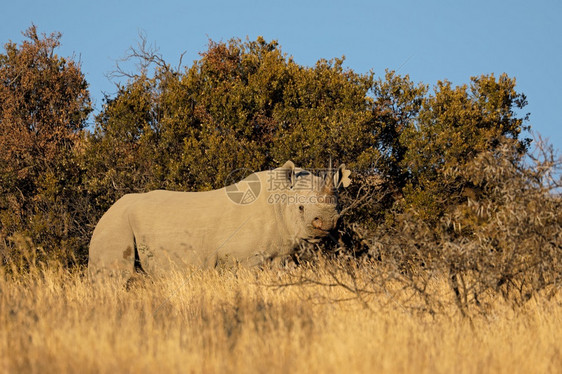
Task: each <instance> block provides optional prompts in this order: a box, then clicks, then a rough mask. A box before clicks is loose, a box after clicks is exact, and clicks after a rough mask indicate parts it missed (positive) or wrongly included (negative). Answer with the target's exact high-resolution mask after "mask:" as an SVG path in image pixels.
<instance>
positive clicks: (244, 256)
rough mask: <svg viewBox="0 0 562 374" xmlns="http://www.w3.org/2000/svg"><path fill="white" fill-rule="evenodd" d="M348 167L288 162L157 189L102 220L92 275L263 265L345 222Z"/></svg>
mask: <svg viewBox="0 0 562 374" xmlns="http://www.w3.org/2000/svg"><path fill="white" fill-rule="evenodd" d="M350 173H351V172H350V171H349V170H347V169H346V168H345V165H344V164H342V165H341V166H340V167H339V168H338V169H337V170H336V171H335V172H330V173H328V175H324V176H317V175H314V174H313V173H311V172H309V171H306V170H303V169H301V168H297V167H295V165H294V163H293V162H291V161H287V162H286V163H285V164H284V165H283V166H281V167H279V168H277V169H273V170H268V171H261V172H257V173H253V174H250V175H249V176H248V177H246V178H244V179H243V180H241V181H240V182H238V183H235V184H232V185H229V186H227V187H224V188H221V189H217V190H212V191H204V192H177V191H164V190H155V191H151V192H147V193H134V194H127V195H124V196H123V197H121V198H120V199H119V200H118V201H117V202H116V203H115V204H114V205H113V206H111V207H110V208H109V210H108V211H107V212H106V213H105V214H104V215H103V216H102V218H101V219H100V220H99V222H98V224H97V226H96V228H95V230H94V233H93V235H92V239H91V241H90V249H89V262H88V267H89V272H90V274H91V275H92V276H93V277H99V276H105V275H107V276H118V277H124V278H125V279H126V278H129V277H131V276H132V275H134V274H135V273H139V272H140V273H148V274H157V273H162V272H165V271H169V270H170V269H171V268H174V267H176V268H181V267H185V266H196V267H212V266H218V265H221V264H235V263H239V264H242V265H245V266H257V265H260V264H263V263H264V262H266V261H271V260H275V259H278V258H282V257H285V256H287V255H289V254H291V253H294V251H295V250H296V249H297V248H298V246H299V244H300V243H301V242H302V241H308V242H317V241H319V240H321V238H323V237H325V236H327V235H328V234H329V232H330V231H331V230H333V229H334V228H335V226H336V223H337V220H338V218H339V212H340V211H339V208H338V202H337V191H338V189H339V188H340V187H347V186H348V185H349V183H350V178H349V176H350Z"/></svg>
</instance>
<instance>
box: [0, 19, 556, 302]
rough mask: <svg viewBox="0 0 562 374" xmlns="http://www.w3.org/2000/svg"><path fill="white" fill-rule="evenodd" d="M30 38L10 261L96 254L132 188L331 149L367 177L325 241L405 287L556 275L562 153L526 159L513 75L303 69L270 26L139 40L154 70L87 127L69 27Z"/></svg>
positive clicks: (0, 142)
mask: <svg viewBox="0 0 562 374" xmlns="http://www.w3.org/2000/svg"><path fill="white" fill-rule="evenodd" d="M26 36H27V37H28V38H29V40H28V41H25V42H24V43H23V44H22V45H20V46H17V45H15V44H13V43H8V44H7V45H6V46H5V49H6V53H5V54H3V55H0V77H1V78H2V79H1V84H0V100H1V109H0V146H1V149H0V163H1V165H0V176H1V178H2V179H1V180H0V194H1V195H0V209H1V212H0V249H1V250H2V253H3V256H4V262H7V261H10V260H12V261H13V260H14V259H15V258H21V256H19V257H18V256H17V255H18V254H20V255H21V252H22V251H23V249H26V252H30V253H32V255H31V256H28V258H37V256H36V253H42V254H47V255H53V256H59V258H60V259H61V260H65V261H66V260H68V258H70V257H71V256H72V255H74V256H76V257H77V258H78V259H79V261H80V262H82V263H84V261H85V259H86V256H87V243H88V240H89V237H90V235H91V232H92V230H93V228H94V226H95V223H96V222H97V220H98V219H99V217H101V215H102V214H103V212H104V211H105V210H106V209H107V208H109V206H110V205H111V204H113V202H115V201H116V200H117V199H118V198H119V197H120V196H122V195H123V194H125V193H129V192H138V191H147V190H151V189H156V188H165V189H173V190H190V191H197V190H207V189H212V188H219V187H222V186H223V185H224V183H225V181H226V179H227V177H228V175H229V173H230V172H232V171H233V170H235V169H239V168H247V169H252V170H263V169H268V168H273V167H277V166H278V165H280V164H282V163H283V162H284V161H286V160H288V159H291V160H293V161H294V162H295V163H296V164H298V165H301V166H303V167H307V168H323V167H326V166H327V163H328V160H329V159H332V160H333V161H334V162H345V163H346V164H347V165H348V166H349V167H350V168H351V169H352V170H353V172H354V174H353V176H352V177H353V184H352V185H351V187H350V188H349V189H348V190H347V191H345V192H344V194H343V196H342V201H343V206H344V208H345V215H344V218H343V220H342V226H341V228H340V236H339V237H336V236H334V237H332V239H333V240H328V241H327V242H326V243H325V244H324V247H323V248H324V250H325V251H328V252H332V253H340V254H350V253H355V255H357V254H366V255H367V256H370V257H371V258H373V259H375V260H377V261H381V262H384V263H385V266H390V267H391V268H392V269H394V270H393V271H395V272H396V274H402V275H403V279H408V280H409V282H410V285H416V284H418V283H416V282H419V281H420V279H422V280H423V279H425V280H427V279H428V274H431V271H433V270H436V269H437V270H438V271H439V272H441V273H443V272H445V273H447V274H448V275H449V276H450V279H451V285H452V290H454V292H455V293H456V294H457V296H458V301H459V305H467V304H468V303H469V300H472V301H474V302H479V297H480V298H481V297H482V295H483V294H485V293H486V292H488V291H489V290H495V291H501V292H503V293H504V294H513V293H514V291H513V290H514V289H515V290H517V292H518V300H519V299H521V300H522V299H525V298H528V297H529V295H532V294H533V292H534V291H536V290H540V289H546V288H548V287H551V288H552V287H553V286H554V287H558V286H557V285H559V281H560V280H559V274H560V269H559V264H560V259H561V255H560V252H561V249H560V248H561V241H562V238H561V237H560V231H561V230H560V224H561V223H560V214H559V213H558V212H559V211H560V199H559V197H556V195H553V194H552V193H551V190H549V189H547V188H545V185H546V184H545V183H544V177H545V175H546V174H545V173H546V170H551V169H552V168H553V167H555V162H553V161H552V160H554V158H552V160H551V161H552V162H550V163H548V164H546V163H544V162H543V163H538V164H535V165H529V164H527V163H526V161H525V160H526V157H527V156H528V155H529V144H530V142H529V140H528V139H525V138H521V133H522V131H523V130H525V129H526V127H525V126H526V116H524V117H520V116H519V115H518V113H519V111H521V110H522V109H523V108H524V107H525V105H526V99H525V96H524V95H523V94H521V93H518V92H517V91H516V90H515V80H514V79H513V78H509V77H508V76H506V75H501V76H499V77H495V76H494V75H483V76H480V77H473V78H471V83H470V85H462V86H457V87H454V86H453V85H452V84H451V83H450V82H447V81H443V82H438V83H437V85H436V86H435V87H433V88H432V89H430V88H429V87H428V86H427V85H425V84H416V83H414V82H412V81H411V80H410V78H409V77H408V76H407V75H406V76H400V75H398V74H397V73H395V72H392V71H387V72H386V74H385V75H384V76H383V77H376V76H375V75H374V73H372V72H369V73H366V74H358V73H355V72H354V71H353V70H351V69H348V68H345V67H344V60H343V59H333V60H330V61H326V60H320V61H318V62H317V63H316V65H315V66H312V67H308V66H302V65H299V64H297V63H296V62H295V61H294V60H293V59H292V58H291V57H289V56H287V55H286V54H284V53H283V52H282V50H281V48H280V47H279V45H278V44H277V42H266V41H265V40H264V39H263V38H261V37H260V38H258V39H257V40H255V41H241V40H237V39H234V40H231V41H229V42H226V43H215V42H210V43H209V48H208V50H207V51H205V52H203V53H201V57H200V59H199V60H198V61H195V62H194V63H193V65H191V66H188V67H186V68H178V69H174V68H173V67H172V66H171V65H170V64H168V63H167V62H166V61H164V60H163V59H162V57H161V56H160V55H158V54H157V53H155V52H154V51H149V50H146V49H145V48H144V46H145V45H146V44H141V45H140V48H139V49H138V50H134V49H133V50H132V52H133V53H132V56H133V58H137V59H140V61H139V62H140V63H139V66H141V67H142V69H140V71H138V72H132V73H131V72H128V73H126V74H122V75H124V76H126V77H127V80H126V81H125V82H124V83H121V84H119V85H118V92H117V94H116V95H115V96H113V97H107V98H106V103H105V105H104V107H103V110H102V111H101V112H100V113H99V114H97V115H96V117H95V126H94V128H93V129H91V131H89V130H87V129H85V121H86V119H87V117H88V115H89V113H90V111H91V106H90V101H89V94H88V91H87V84H86V82H85V80H84V76H83V74H82V73H81V71H80V67H79V65H78V64H76V63H75V62H73V61H72V60H71V59H69V60H67V59H63V58H60V57H58V56H57V55H56V54H54V50H55V49H56V47H57V46H58V43H59V36H58V35H51V36H43V37H42V38H41V37H39V36H38V35H37V33H36V30H35V28H34V27H32V28H31V29H29V30H28V31H27V33H26ZM121 73H123V72H121ZM551 157H555V156H554V155H553V153H552V152H551ZM558 183H559V182H558ZM551 187H552V186H551ZM22 261H23V262H22V263H25V261H26V260H22ZM419 274H423V276H421V278H419V277H418V276H419ZM471 282H472V283H471ZM416 287H417V286H416ZM417 289H420V288H419V287H418V288H417ZM421 289H423V288H421ZM517 292H516V293H517Z"/></svg>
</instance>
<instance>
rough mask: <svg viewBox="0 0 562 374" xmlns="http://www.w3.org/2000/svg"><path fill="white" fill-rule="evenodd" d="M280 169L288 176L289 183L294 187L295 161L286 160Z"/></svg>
mask: <svg viewBox="0 0 562 374" xmlns="http://www.w3.org/2000/svg"><path fill="white" fill-rule="evenodd" d="M279 169H280V170H282V171H283V172H284V173H285V174H284V175H285V177H286V178H287V184H288V185H289V186H290V187H291V188H293V186H294V185H295V164H294V163H293V161H290V160H289V161H287V162H285V163H284V164H283V166H281V167H280V168H279Z"/></svg>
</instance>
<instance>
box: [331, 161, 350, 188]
mask: <svg viewBox="0 0 562 374" xmlns="http://www.w3.org/2000/svg"><path fill="white" fill-rule="evenodd" d="M350 175H351V170H348V169H346V168H345V164H341V165H340V167H339V168H338V171H337V172H335V173H334V186H335V187H336V189H339V188H340V187H347V186H349V185H350V183H351V179H350V178H349V176H350Z"/></svg>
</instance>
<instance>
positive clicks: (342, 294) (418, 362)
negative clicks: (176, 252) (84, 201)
mask: <svg viewBox="0 0 562 374" xmlns="http://www.w3.org/2000/svg"><path fill="white" fill-rule="evenodd" d="M322 266H323V267H327V266H330V264H324V265H322ZM325 270H326V269H325V268H304V267H303V268H296V269H292V270H275V269H266V270H247V269H235V270H232V271H230V270H229V271H217V270H196V269H193V270H189V271H187V272H186V273H185V274H180V273H174V274H170V276H169V277H167V278H165V279H156V280H153V281H149V282H145V284H144V285H143V286H139V287H136V288H134V289H132V290H129V291H127V290H125V289H124V288H123V287H122V286H121V285H118V284H115V283H112V282H107V283H106V284H103V285H96V286H92V285H91V283H90V282H89V281H88V280H87V279H86V278H84V277H82V276H80V275H79V274H75V273H69V272H67V271H65V270H63V269H61V268H60V267H56V266H53V267H49V268H47V269H46V270H39V269H38V270H32V271H31V273H30V274H28V275H18V276H16V277H12V276H7V275H5V276H1V277H0V326H1V327H0V372H36V373H37V372H40V373H48V372H57V373H65V372H72V373H75V372H86V373H88V372H102V373H106V372H107V373H109V372H111V373H115V372H134V373H139V372H140V373H154V372H164V373H165V372H180V373H191V372H193V373H199V372H202V373H252V372H259V373H263V372H268V373H269V372H283V373H295V372H306V373H315V372H324V373H351V372H355V373H368V372H385V373H394V372H408V373H424V372H425V373H482V372H500V373H503V372H505V373H530V372H533V373H538V372H560V370H562V369H561V368H562V352H561V347H562V345H561V344H560V342H561V341H562V327H561V326H562V306H561V304H560V300H559V299H557V300H550V301H546V300H542V299H533V300H531V301H530V302H528V303H527V304H526V305H525V306H524V307H522V308H520V309H513V308H512V307H509V306H507V305H504V304H502V303H501V302H500V301H499V300H498V301H497V303H496V304H495V305H493V306H492V307H491V308H490V310H489V312H488V313H486V314H475V315H473V316H472V317H471V318H470V319H468V318H463V317H461V316H460V314H459V313H458V311H457V310H456V308H455V307H454V304H453V303H452V302H451V303H450V302H449V301H448V300H446V302H445V305H446V306H445V309H444V310H443V312H442V313H439V314H437V315H433V316H432V315H430V314H428V313H425V312H423V311H421V310H423V309H416V308H413V307H412V306H413V303H415V302H416V301H415V300H414V301H412V300H410V301H409V304H408V307H405V306H404V304H403V303H402V302H399V301H400V295H399V294H393V295H390V294H385V293H384V292H381V294H380V295H374V296H372V297H371V298H370V299H369V300H368V303H367V304H365V303H364V301H365V300H363V302H362V301H360V300H358V299H351V300H348V301H339V302H336V301H333V300H343V299H349V298H350V297H351V296H353V294H351V293H349V292H348V291H346V290H345V289H343V288H341V287H326V286H319V285H306V284H300V285H295V286H289V287H287V286H282V287H279V286H278V285H280V284H287V283H291V282H293V281H294V280H295V279H302V278H303V277H304V278H306V277H307V276H308V275H307V274H312V273H315V274H317V278H315V279H320V280H322V279H324V280H325V281H326V283H330V282H332V279H331V278H330V279H329V278H328V275H325V274H327V273H326V272H325ZM342 276H343V275H342ZM323 277H325V278H323ZM297 283H298V282H297ZM443 295H444V296H443V297H444V298H447V296H446V295H447V292H445V291H444V292H443ZM330 300H332V301H330ZM421 303H422V302H421V301H420V305H421ZM447 305H448V306H447Z"/></svg>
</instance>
